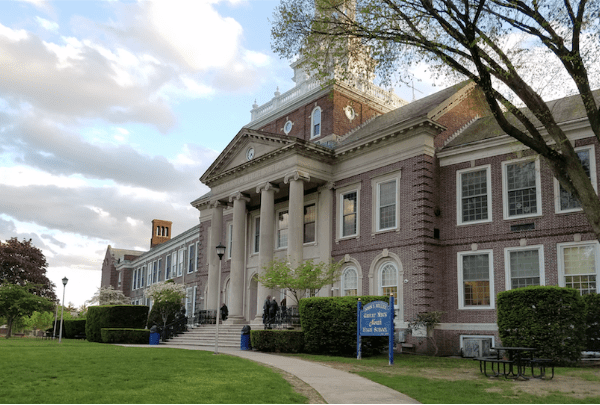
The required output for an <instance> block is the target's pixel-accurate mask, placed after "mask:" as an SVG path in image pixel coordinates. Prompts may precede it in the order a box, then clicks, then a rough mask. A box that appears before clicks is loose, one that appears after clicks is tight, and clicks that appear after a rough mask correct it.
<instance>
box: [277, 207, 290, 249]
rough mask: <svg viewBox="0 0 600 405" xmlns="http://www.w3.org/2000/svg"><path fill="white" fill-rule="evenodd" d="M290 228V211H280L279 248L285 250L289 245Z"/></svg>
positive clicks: (278, 226) (278, 215)
mask: <svg viewBox="0 0 600 405" xmlns="http://www.w3.org/2000/svg"><path fill="white" fill-rule="evenodd" d="M288 227H289V212H288V210H283V211H279V212H278V213H277V248H284V247H287V245H288Z"/></svg>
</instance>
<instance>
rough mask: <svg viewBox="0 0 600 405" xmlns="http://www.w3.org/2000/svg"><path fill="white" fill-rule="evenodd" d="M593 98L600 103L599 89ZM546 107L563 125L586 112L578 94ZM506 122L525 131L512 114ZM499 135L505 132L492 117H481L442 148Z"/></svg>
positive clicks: (552, 102)
mask: <svg viewBox="0 0 600 405" xmlns="http://www.w3.org/2000/svg"><path fill="white" fill-rule="evenodd" d="M593 94H594V98H595V99H596V102H597V103H600V89H598V90H594V91H593ZM547 104H548V107H549V108H550V110H551V111H552V114H553V115H554V119H555V120H556V122H557V123H559V124H560V123H565V122H568V121H575V120H578V119H581V118H585V117H586V116H587V115H586V112H585V108H584V106H583V102H582V101H581V97H580V95H579V94H577V95H574V96H569V97H564V98H560V99H557V100H552V101H548V102H547ZM521 111H523V113H524V114H525V115H526V116H527V117H528V118H529V119H530V120H532V122H533V124H534V125H535V126H536V127H541V126H542V124H541V122H540V121H539V120H538V119H537V118H535V116H534V115H533V114H532V113H531V111H529V109H527V108H523V109H522V110H521ZM506 117H507V119H508V121H509V122H510V123H511V124H513V125H515V126H516V127H517V128H519V129H520V130H523V131H525V127H524V126H523V124H522V123H521V122H520V121H518V120H517V119H516V118H515V117H514V116H513V115H512V114H509V113H506ZM501 135H505V132H504V131H503V130H502V128H500V125H498V123H497V122H496V120H495V119H494V117H493V116H488V117H483V118H480V119H478V120H477V121H475V122H474V123H473V124H471V125H470V126H469V127H468V128H466V129H465V130H464V131H463V132H462V133H461V134H459V135H458V136H457V137H456V138H454V139H453V140H452V141H450V142H448V144H447V145H445V147H444V148H452V147H455V146H461V145H466V144H470V143H474V142H478V141H483V140H485V139H492V138H495V137H498V136H501Z"/></svg>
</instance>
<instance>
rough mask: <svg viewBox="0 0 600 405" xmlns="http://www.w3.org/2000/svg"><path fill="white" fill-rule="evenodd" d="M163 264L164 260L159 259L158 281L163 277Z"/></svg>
mask: <svg viewBox="0 0 600 405" xmlns="http://www.w3.org/2000/svg"><path fill="white" fill-rule="evenodd" d="M162 264H163V260H162V259H158V281H160V279H161V278H162Z"/></svg>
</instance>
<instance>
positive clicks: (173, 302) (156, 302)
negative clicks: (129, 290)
mask: <svg viewBox="0 0 600 405" xmlns="http://www.w3.org/2000/svg"><path fill="white" fill-rule="evenodd" d="M144 297H146V298H151V299H152V301H153V305H152V311H150V315H149V316H148V327H151V326H153V325H154V324H155V323H156V321H157V320H158V319H160V320H162V323H163V327H164V326H166V325H167V323H169V322H172V321H173V320H174V319H175V318H176V317H177V315H179V314H181V313H183V312H184V308H183V299H184V298H185V286H183V285H181V284H175V283H174V282H173V281H172V280H169V281H165V282H164V283H159V284H153V285H152V286H150V287H149V288H147V289H146V290H145V291H144ZM157 318H158V319H157Z"/></svg>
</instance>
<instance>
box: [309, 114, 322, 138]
mask: <svg viewBox="0 0 600 405" xmlns="http://www.w3.org/2000/svg"><path fill="white" fill-rule="evenodd" d="M320 135H321V108H320V107H317V108H315V109H314V110H313V112H312V116H311V125H310V137H311V138H316V137H317V136H320Z"/></svg>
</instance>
